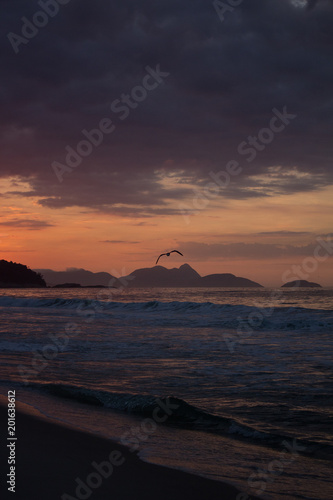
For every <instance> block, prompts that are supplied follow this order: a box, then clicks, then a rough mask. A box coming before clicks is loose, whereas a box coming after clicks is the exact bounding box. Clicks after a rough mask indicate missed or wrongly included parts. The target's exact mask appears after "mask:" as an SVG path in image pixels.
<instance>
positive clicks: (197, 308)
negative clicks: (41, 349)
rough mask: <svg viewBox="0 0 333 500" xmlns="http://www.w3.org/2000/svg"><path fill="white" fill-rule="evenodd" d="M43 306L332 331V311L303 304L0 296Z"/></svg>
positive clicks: (4, 302) (192, 323)
mask: <svg viewBox="0 0 333 500" xmlns="http://www.w3.org/2000/svg"><path fill="white" fill-rule="evenodd" d="M1 307H4V308H6V309H8V308H11V307H15V308H31V309H35V308H44V309H46V310H47V309H50V310H55V309H57V310H64V311H66V310H68V311H77V312H78V314H82V313H86V314H91V315H94V316H95V317H103V318H107V317H112V318H113V319H114V320H120V321H122V323H127V322H132V321H133V320H139V321H140V322H144V323H145V324H148V325H152V326H154V325H155V326H174V325H178V326H183V327H189V328H198V327H200V328H205V327H208V328H222V327H223V328H233V329H239V330H240V331H249V329H251V330H261V329H264V330H288V331H293V330H302V331H303V330H309V331H313V332H320V331H332V327H333V312H332V311H328V310H323V309H305V308H302V307H289V308H288V307H275V308H272V307H254V306H245V305H231V304H214V303H212V302H204V303H201V302H179V301H172V302H161V301H149V302H113V301H112V302H111V301H110V302H103V301H98V300H89V299H86V300H83V299H64V298H45V299H43V298H18V297H7V296H3V297H0V308H1Z"/></svg>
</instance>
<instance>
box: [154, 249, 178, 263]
mask: <svg viewBox="0 0 333 500" xmlns="http://www.w3.org/2000/svg"><path fill="white" fill-rule="evenodd" d="M173 252H176V253H179V255H181V256H182V257H183V254H182V253H180V252H178V250H171V252H167V253H161V255H160V256H159V258H158V259H157V261H156V264H157V263H158V261H159V260H160V258H161V257H163V255H166V256H167V257H170V254H171V253H173ZM156 264H155V265H156Z"/></svg>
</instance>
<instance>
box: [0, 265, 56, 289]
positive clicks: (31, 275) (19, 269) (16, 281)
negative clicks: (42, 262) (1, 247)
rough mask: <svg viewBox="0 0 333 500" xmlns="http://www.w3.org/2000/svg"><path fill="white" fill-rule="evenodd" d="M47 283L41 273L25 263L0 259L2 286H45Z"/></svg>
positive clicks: (0, 281)
mask: <svg viewBox="0 0 333 500" xmlns="http://www.w3.org/2000/svg"><path fill="white" fill-rule="evenodd" d="M45 287H46V283H45V281H44V279H43V277H42V275H41V274H40V273H36V272H35V271H32V270H31V269H29V268H28V267H27V266H25V265H23V264H17V263H16V262H12V261H10V262H8V261H7V260H0V288H45Z"/></svg>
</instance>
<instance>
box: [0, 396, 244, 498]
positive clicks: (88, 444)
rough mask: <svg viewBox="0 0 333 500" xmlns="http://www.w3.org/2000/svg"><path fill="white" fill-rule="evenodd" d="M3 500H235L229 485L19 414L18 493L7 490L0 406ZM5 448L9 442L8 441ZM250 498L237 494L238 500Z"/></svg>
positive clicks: (4, 418) (4, 415)
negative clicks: (168, 466) (157, 463)
mask: <svg viewBox="0 0 333 500" xmlns="http://www.w3.org/2000/svg"><path fill="white" fill-rule="evenodd" d="M0 418H1V420H0V422H1V427H0V431H1V435H2V437H3V439H2V440H1V441H2V443H3V444H2V446H1V451H0V459H1V471H2V472H1V474H2V481H1V490H2V491H1V498H15V499H16V500H46V499H47V500H73V499H80V500H81V499H82V500H86V499H88V498H91V500H111V499H112V500H171V499H172V500H186V499H190V500H229V499H230V500H236V498H237V496H238V494H239V491H238V490H237V489H236V488H234V487H233V486H230V485H227V484H224V483H221V482H219V481H213V480H210V479H205V478H202V477H199V476H195V475H193V474H189V473H186V472H182V471H178V470H173V469H169V468H167V467H161V466H157V465H153V464H148V463H145V462H142V461H141V460H140V459H139V458H138V457H137V456H136V455H135V454H134V453H132V452H130V451H129V450H128V449H127V448H125V447H124V446H121V445H120V444H117V443H115V442H114V441H111V440H108V439H104V438H102V437H98V436H96V435H93V434H89V433H86V432H82V431H78V430H75V429H72V428H69V427H65V426H62V425H58V424H55V423H54V422H53V421H47V420H45V419H40V418H38V417H36V416H32V415H28V414H25V413H22V412H21V411H17V413H16V429H17V430H16V436H17V441H16V449H15V454H16V464H15V466H16V469H15V475H16V489H15V495H14V494H13V493H11V492H9V491H8V490H7V488H8V487H9V484H7V485H6V484H5V483H6V481H7V479H8V478H6V480H5V481H4V480H3V479H4V476H5V474H8V472H9V465H8V463H7V459H8V454H9V448H7V447H6V444H5V439H6V438H7V409H6V408H5V407H3V406H0ZM7 443H8V441H7ZM250 498H251V499H254V497H247V495H244V496H243V495H241V496H240V497H239V500H249V499H250Z"/></svg>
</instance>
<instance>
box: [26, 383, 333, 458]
mask: <svg viewBox="0 0 333 500" xmlns="http://www.w3.org/2000/svg"><path fill="white" fill-rule="evenodd" d="M30 387H31V388H38V389H39V390H43V391H46V392H48V393H49V394H52V395H55V396H57V397H62V398H66V399H72V400H75V401H79V402H81V403H84V404H90V405H93V406H102V407H104V408H109V409H112V410H116V411H119V412H125V413H129V414H133V415H138V416H141V417H144V418H153V419H154V415H156V413H155V412H156V411H158V412H159V419H158V420H157V421H158V423H163V424H164V425H171V426H174V427H178V428H181V429H187V430H196V431H202V432H210V433H214V434H218V435H225V436H226V435H228V436H229V437H233V438H235V439H241V440H250V441H251V442H253V443H256V444H260V445H264V446H270V447H274V448H283V447H284V446H285V442H286V441H287V442H288V443H292V442H293V438H292V437H291V436H283V435H277V434H272V433H269V432H264V431H261V430H260V429H257V428H254V427H251V426H249V425H246V424H243V423H242V422H239V421H237V420H235V419H232V418H230V417H224V416H218V415H214V414H211V413H208V412H206V411H204V410H201V409H200V408H197V407H196V406H193V405H191V404H189V403H187V402H186V401H184V400H183V399H180V398H177V397H174V396H168V397H165V396H161V397H158V396H154V395H149V394H125V393H114V392H108V391H100V390H95V389H88V388H85V387H80V386H71V385H65V384H31V385H30ZM163 412H164V415H166V416H167V418H165V420H164V419H162V418H161V415H163ZM297 445H298V447H297V450H298V451H299V452H300V453H302V454H306V455H313V456H317V457H320V458H324V459H327V458H329V459H331V458H332V457H333V446H330V445H323V444H320V443H316V442H313V441H306V440H297Z"/></svg>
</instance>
